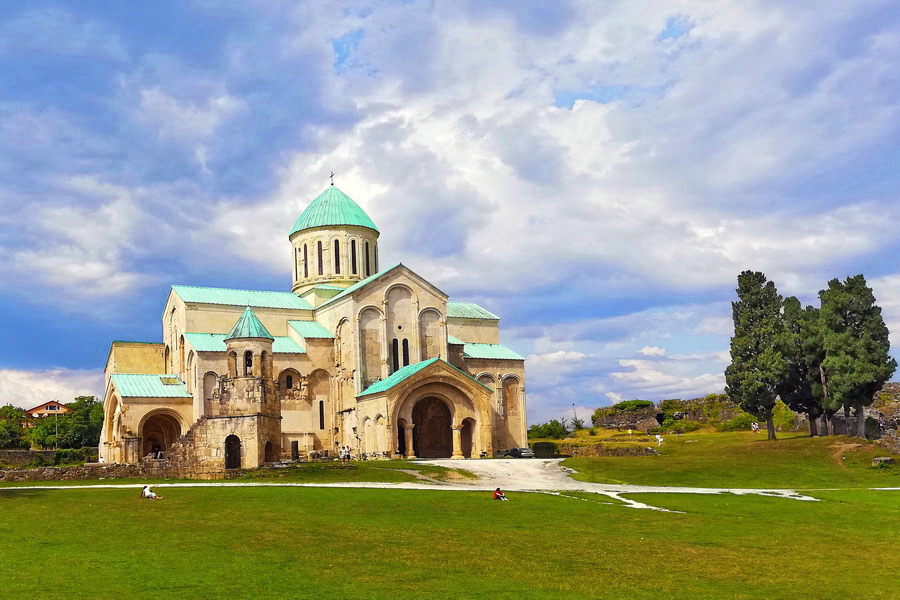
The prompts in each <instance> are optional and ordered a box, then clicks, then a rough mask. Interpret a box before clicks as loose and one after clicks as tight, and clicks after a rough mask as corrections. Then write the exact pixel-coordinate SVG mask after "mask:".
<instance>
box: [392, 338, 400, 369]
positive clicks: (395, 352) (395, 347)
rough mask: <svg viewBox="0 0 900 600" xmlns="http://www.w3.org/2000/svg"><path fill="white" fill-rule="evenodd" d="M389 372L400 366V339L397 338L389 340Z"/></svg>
mask: <svg viewBox="0 0 900 600" xmlns="http://www.w3.org/2000/svg"><path fill="white" fill-rule="evenodd" d="M391 366H392V367H393V369H391V373H393V372H394V371H396V370H397V369H399V368H400V341H399V340H398V339H397V338H394V340H393V341H392V342H391Z"/></svg>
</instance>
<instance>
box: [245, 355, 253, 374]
mask: <svg viewBox="0 0 900 600" xmlns="http://www.w3.org/2000/svg"><path fill="white" fill-rule="evenodd" d="M251 375H253V353H252V352H250V351H249V350H247V351H246V352H244V377H250V376H251Z"/></svg>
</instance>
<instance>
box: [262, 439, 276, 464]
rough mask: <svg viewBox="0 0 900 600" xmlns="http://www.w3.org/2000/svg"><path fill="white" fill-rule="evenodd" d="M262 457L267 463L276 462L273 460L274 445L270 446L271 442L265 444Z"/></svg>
mask: <svg viewBox="0 0 900 600" xmlns="http://www.w3.org/2000/svg"><path fill="white" fill-rule="evenodd" d="M264 456H265V460H266V462H267V463H273V462H275V460H276V459H275V445H274V444H272V442H271V440H270V441H268V442H266V449H265V454H264Z"/></svg>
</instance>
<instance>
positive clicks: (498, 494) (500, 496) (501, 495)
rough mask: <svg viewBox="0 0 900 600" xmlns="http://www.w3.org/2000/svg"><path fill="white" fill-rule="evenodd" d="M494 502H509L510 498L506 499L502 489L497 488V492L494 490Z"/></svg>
mask: <svg viewBox="0 0 900 600" xmlns="http://www.w3.org/2000/svg"><path fill="white" fill-rule="evenodd" d="M494 500H509V498H507V497H506V494H504V493H503V492H501V491H500V488H497V489H496V490H494Z"/></svg>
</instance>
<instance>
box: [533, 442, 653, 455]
mask: <svg viewBox="0 0 900 600" xmlns="http://www.w3.org/2000/svg"><path fill="white" fill-rule="evenodd" d="M542 443H543V442H542ZM647 443H648V445H647V446H623V445H621V444H602V443H601V444H590V445H576V444H565V443H559V444H555V446H556V454H559V455H563V456H653V455H655V454H659V451H657V449H656V448H654V447H652V446H650V445H649V444H650V440H649V439H648V440H647Z"/></svg>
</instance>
